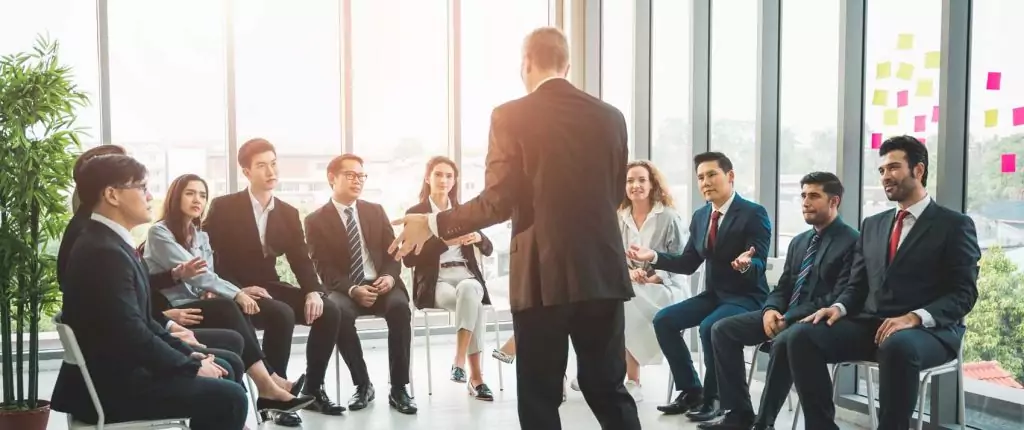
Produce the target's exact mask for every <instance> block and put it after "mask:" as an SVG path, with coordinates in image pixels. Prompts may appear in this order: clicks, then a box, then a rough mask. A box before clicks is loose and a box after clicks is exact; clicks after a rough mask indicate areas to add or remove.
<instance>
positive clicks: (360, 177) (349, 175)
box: [341, 170, 368, 182]
mask: <svg viewBox="0 0 1024 430" xmlns="http://www.w3.org/2000/svg"><path fill="white" fill-rule="evenodd" d="M341 176H344V177H345V179H348V180H350V181H359V182H366V177H367V176H368V175H367V174H365V173H358V172H353V171H351V170H346V171H343V172H341Z"/></svg>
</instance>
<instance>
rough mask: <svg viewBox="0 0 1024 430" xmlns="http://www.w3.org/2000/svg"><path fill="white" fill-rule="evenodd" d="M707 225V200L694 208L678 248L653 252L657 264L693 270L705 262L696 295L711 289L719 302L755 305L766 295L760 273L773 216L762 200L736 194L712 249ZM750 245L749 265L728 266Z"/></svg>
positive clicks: (678, 270)
mask: <svg viewBox="0 0 1024 430" xmlns="http://www.w3.org/2000/svg"><path fill="white" fill-rule="evenodd" d="M710 226H711V204H710V203H708V204H706V205H704V207H702V208H700V209H697V210H696V211H695V212H694V213H693V218H692V219H691V221H690V238H689V239H688V240H687V241H686V247H685V248H683V253H682V254H678V255H673V254H668V253H664V252H659V253H658V262H657V263H656V264H655V265H654V267H655V268H656V269H661V270H667V271H669V272H675V273H682V274H684V275H692V274H693V272H696V271H697V269H699V268H700V265H701V264H706V265H707V267H706V268H705V269H704V276H705V279H706V281H705V282H704V284H705V290H704V291H703V292H701V293H700V294H701V295H713V296H714V297H715V298H717V299H718V300H720V301H722V302H724V303H731V304H735V305H738V306H742V307H744V308H746V309H750V310H754V309H760V308H761V307H762V306H763V305H764V302H765V298H767V297H768V281H767V280H766V279H765V277H764V270H765V264H766V259H767V257H768V245H769V244H770V243H771V240H772V221H771V220H770V219H768V212H767V211H765V209H764V206H761V205H759V204H757V203H754V202H751V201H749V200H746V199H744V198H743V197H740V195H739V194H736V196H735V197H734V198H733V200H732V204H731V205H730V206H729V209H728V212H726V213H725V217H723V218H722V219H721V221H719V225H718V236H717V237H716V239H715V247H714V250H713V251H711V252H709V251H708V249H707V235H708V228H709V227H710ZM750 247H754V256H753V258H751V263H750V268H749V269H747V271H746V272H745V273H740V272H738V271H736V270H734V269H733V268H732V261H733V260H735V259H736V257H739V255H740V254H742V253H744V252H747V251H748V250H750Z"/></svg>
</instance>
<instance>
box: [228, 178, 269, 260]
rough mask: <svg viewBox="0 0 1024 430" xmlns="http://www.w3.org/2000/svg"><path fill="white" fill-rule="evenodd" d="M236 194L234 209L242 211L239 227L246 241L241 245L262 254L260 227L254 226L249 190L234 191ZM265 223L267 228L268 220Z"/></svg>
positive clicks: (254, 215)
mask: <svg viewBox="0 0 1024 430" xmlns="http://www.w3.org/2000/svg"><path fill="white" fill-rule="evenodd" d="M236 195H237V196H238V197H237V200H236V202H235V204H236V205H237V207H235V208H234V209H235V210H237V211H239V212H240V213H242V216H241V220H240V222H241V224H240V225H239V228H241V229H242V232H243V233H244V235H243V236H242V237H244V238H246V239H245V241H246V242H247V244H243V245H245V247H246V248H250V249H255V250H256V252H257V253H259V255H263V244H262V243H260V229H259V227H257V226H256V214H255V213H254V211H253V209H252V201H251V200H250V199H249V191H248V190H242V191H239V192H238V193H236ZM271 212H273V211H271ZM267 224H268V225H267V228H268V229H269V228H270V226H269V224H270V221H269V220H268V221H267Z"/></svg>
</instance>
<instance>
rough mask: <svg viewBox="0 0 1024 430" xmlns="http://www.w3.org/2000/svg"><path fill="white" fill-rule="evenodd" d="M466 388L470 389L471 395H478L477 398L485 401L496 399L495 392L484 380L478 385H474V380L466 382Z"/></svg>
mask: <svg viewBox="0 0 1024 430" xmlns="http://www.w3.org/2000/svg"><path fill="white" fill-rule="evenodd" d="M466 388H467V389H468V390H469V395H471V396H474V397H476V399H477V400H483V401H485V402H493V401H494V393H493V392H491V389H490V388H489V387H487V384H485V383H483V382H481V383H480V385H477V386H476V387H474V386H473V383H472V382H466Z"/></svg>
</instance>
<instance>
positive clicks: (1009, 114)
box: [964, 0, 1024, 429]
mask: <svg viewBox="0 0 1024 430" xmlns="http://www.w3.org/2000/svg"><path fill="white" fill-rule="evenodd" d="M1021 16H1024V2H1019V1H1016V0H986V1H979V2H974V11H973V14H972V19H973V20H974V25H973V26H972V38H973V40H972V42H971V70H970V74H969V76H970V79H971V81H970V97H971V98H970V106H969V108H970V109H969V112H970V117H969V121H970V124H969V127H970V128H969V131H970V133H969V134H970V141H969V145H970V146H969V155H968V159H967V163H968V164H967V180H966V183H967V213H968V215H970V216H971V218H972V219H973V220H974V223H975V226H976V227H977V232H978V242H979V244H980V245H981V248H982V261H981V271H980V274H979V277H978V302H977V304H975V306H974V310H973V311H972V312H971V313H970V314H969V315H968V316H967V327H968V329H967V334H966V336H965V342H964V361H965V362H966V364H965V372H964V373H965V377H966V378H967V382H966V383H965V387H966V388H967V389H968V391H971V392H976V393H978V394H982V395H986V396H990V397H997V398H1002V399H1007V400H1010V401H1013V402H1015V403H1024V389H1022V384H1024V334H1022V332H1021V331H1020V330H1019V322H1020V321H1021V320H1022V319H1024V310H1022V308H1021V306H1020V300H1021V297H1022V296H1024V61H1021V59H1020V56H1018V55H1010V53H1012V52H1018V51H1019V45H1018V44H1017V43H1015V42H1016V41H1018V40H1020V39H1021V38H1024V28H1022V27H1021V25H1020V20H1019V17H1021ZM1007 322H1009V323H1007ZM967 406H968V413H967V424H969V425H971V426H973V427H977V428H984V429H1011V428H1012V429H1016V428H1020V422H1021V421H1022V420H1024V417H1021V416H1019V415H1018V416H1009V415H1007V414H1006V413H1005V412H1001V411H999V410H998V409H997V408H994V407H990V406H989V405H988V404H972V402H971V401H970V400H969V401H968V405H967Z"/></svg>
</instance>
